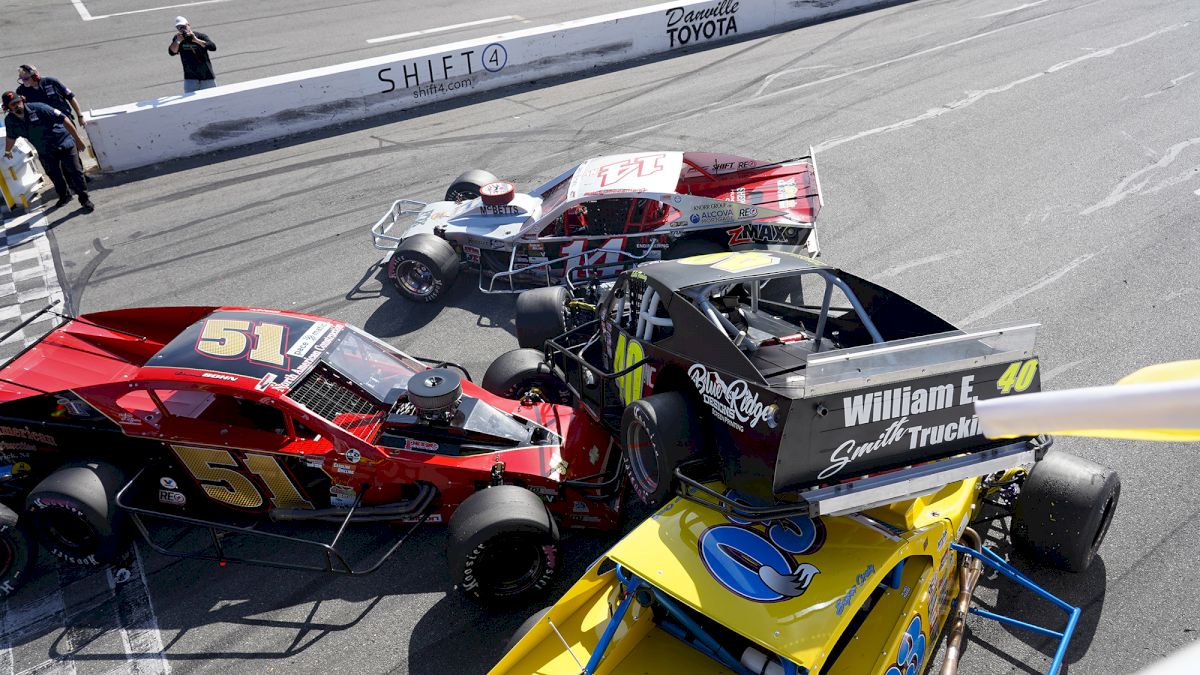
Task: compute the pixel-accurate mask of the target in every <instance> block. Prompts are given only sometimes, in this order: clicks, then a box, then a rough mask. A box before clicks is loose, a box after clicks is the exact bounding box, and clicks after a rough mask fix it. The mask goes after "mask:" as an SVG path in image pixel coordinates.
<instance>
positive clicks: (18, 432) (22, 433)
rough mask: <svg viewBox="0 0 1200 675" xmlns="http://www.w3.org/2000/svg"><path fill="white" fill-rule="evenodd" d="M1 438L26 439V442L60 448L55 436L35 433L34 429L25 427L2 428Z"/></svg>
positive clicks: (0, 427)
mask: <svg viewBox="0 0 1200 675" xmlns="http://www.w3.org/2000/svg"><path fill="white" fill-rule="evenodd" d="M0 436H12V437H13V438H24V439H25V440H27V441H33V442H34V443H41V444H42V445H49V446H52V447H58V441H56V440H54V437H53V436H51V435H49V434H43V433H40V432H37V431H34V430H32V429H26V428H25V427H9V426H0Z"/></svg>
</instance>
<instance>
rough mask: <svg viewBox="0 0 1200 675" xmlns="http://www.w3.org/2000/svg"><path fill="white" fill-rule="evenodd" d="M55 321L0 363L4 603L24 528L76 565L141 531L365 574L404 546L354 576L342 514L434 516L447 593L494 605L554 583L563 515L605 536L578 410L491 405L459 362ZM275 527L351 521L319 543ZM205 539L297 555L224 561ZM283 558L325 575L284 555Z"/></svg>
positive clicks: (360, 343) (28, 541)
mask: <svg viewBox="0 0 1200 675" xmlns="http://www.w3.org/2000/svg"><path fill="white" fill-rule="evenodd" d="M47 309H49V308H47ZM64 318H66V319H67V320H66V321H65V322H64V323H63V324H62V325H60V326H59V327H58V328H56V329H55V330H53V331H51V332H50V333H49V334H47V335H46V336H45V337H44V338H43V339H42V340H41V341H39V342H37V343H36V344H34V345H33V346H31V347H30V348H28V349H27V350H25V351H24V352H22V353H21V354H20V355H18V356H17V357H16V358H15V359H13V360H12V361H11V362H9V363H8V364H7V365H6V366H5V367H4V368H3V369H2V370H0V443H2V449H0V543H3V544H4V545H3V546H0V595H6V594H8V593H11V592H12V591H14V590H15V589H16V588H17V586H18V585H19V584H20V583H21V581H22V580H23V578H24V577H25V576H26V574H27V571H28V569H29V568H30V566H31V565H32V563H33V560H34V558H35V555H36V543H35V540H34V539H33V538H31V536H30V535H31V534H32V535H33V536H34V537H36V542H37V543H40V544H41V546H42V547H44V548H46V549H48V550H50V551H51V552H53V553H54V554H55V555H56V556H58V557H59V558H61V559H63V560H65V561H68V562H71V563H75V564H78V565H100V564H104V563H107V562H111V561H113V560H114V559H116V558H117V557H118V556H119V555H120V553H121V552H122V549H123V548H124V545H125V543H126V541H127V538H126V535H127V534H128V533H129V532H131V531H132V527H131V526H136V527H137V528H138V529H139V530H140V531H141V533H142V534H143V535H144V536H145V538H146V540H147V541H148V542H149V543H150V544H151V546H153V547H154V548H155V549H156V550H159V551H160V552H162V553H166V554H169V555H181V556H185V557H194V558H202V559H210V560H217V561H222V562H223V561H226V560H232V561H240V562H250V563H256V564H264V565H271V566H276V567H283V568H292V569H317V570H325V571H331V572H339V573H346V574H363V573H367V572H371V571H374V570H375V569H378V568H379V566H380V565H381V564H382V563H383V561H384V560H386V559H387V557H389V556H391V555H392V553H394V552H395V551H396V550H397V549H398V548H399V546H400V544H401V543H402V542H403V540H404V537H407V536H408V534H407V533H405V534H404V536H403V537H400V538H399V539H398V540H397V541H396V542H395V545H394V546H392V547H391V549H390V550H389V551H387V553H386V554H384V555H383V556H382V557H380V558H379V559H378V560H377V561H375V562H374V563H373V564H371V565H369V566H366V567H357V566H356V565H354V564H352V563H351V562H350V561H348V560H347V558H346V557H345V556H344V555H343V552H342V551H341V550H340V549H339V548H338V542H339V540H340V538H341V536H342V532H343V530H344V525H345V524H346V523H351V522H360V521H389V522H395V521H407V522H414V523H416V524H415V525H413V526H412V528H415V527H416V526H417V525H419V524H420V523H422V522H427V521H428V522H441V521H444V520H448V521H449V543H448V555H449V559H450V565H451V571H452V573H453V575H454V579H455V582H456V583H457V584H458V585H459V586H460V587H461V588H462V589H463V590H465V591H466V592H467V593H468V594H469V595H471V596H473V597H475V598H477V599H480V600H504V599H508V598H514V597H518V596H522V595H524V594H527V593H533V592H536V591H538V590H540V589H542V588H544V587H545V586H546V584H547V582H548V581H549V579H550V578H551V576H552V575H553V574H554V572H555V560H556V555H555V547H556V546H557V542H558V536H559V533H558V527H559V525H562V526H564V527H582V528H600V529H610V528H613V527H615V526H616V525H617V509H618V507H619V504H620V499H621V491H622V487H621V482H620V481H619V480H616V479H613V477H614V476H616V475H618V473H619V456H618V455H619V453H617V452H615V451H614V446H613V445H612V442H611V439H610V436H609V435H608V434H607V433H606V432H605V431H604V430H603V429H601V428H600V427H599V426H598V425H597V424H595V423H594V422H593V421H592V420H591V419H590V418H589V417H588V416H587V415H579V414H577V413H576V411H575V410H574V409H573V408H572V407H570V406H565V405H557V404H551V403H544V402H540V401H534V400H531V398H530V397H528V396H526V397H524V399H523V400H509V399H504V398H501V397H498V396H495V395H493V394H490V393H488V392H487V391H484V390H483V389H481V388H480V387H478V386H476V385H475V384H472V383H471V382H470V381H469V379H470V377H469V375H468V376H467V377H466V378H465V379H464V378H462V377H460V376H459V374H458V372H456V370H455V369H456V368H457V369H458V370H462V369H461V368H460V367H458V366H455V365H454V364H450V363H438V364H436V365H435V367H432V368H431V367H429V364H428V362H427V361H425V360H422V359H417V358H414V357H411V356H408V355H406V354H404V353H402V352H399V351H397V350H395V349H393V348H392V347H390V346H388V345H387V344H385V343H383V342H381V341H379V340H377V339H375V338H373V337H371V336H370V335H367V334H366V333H364V332H362V331H360V330H358V329H356V328H354V327H352V326H349V325H346V324H343V323H341V322H338V321H334V320H330V319H320V318H317V317H313V316H307V315H303V314H297V313H293V312H285V311H274V310H261V309H245V308H213V307H160V308H148V309H127V310H117V311H109V312H101V313H95V314H89V315H85V316H81V317H77V318H71V317H64ZM463 374H464V375H466V372H465V370H463ZM484 488H490V489H484ZM159 520H167V521H171V522H173V523H176V524H180V523H182V524H184V525H187V526H195V527H198V528H207V529H208V530H209V531H210V532H211V533H212V538H211V546H210V547H209V548H208V549H202V550H201V551H199V552H197V551H195V550H191V551H179V550H172V549H171V548H169V547H167V546H166V545H163V544H160V543H158V542H157V541H156V540H155V538H154V537H153V536H152V530H151V529H148V528H147V527H146V525H147V522H148V521H159ZM271 521H292V522H296V521H300V522H306V521H309V522H311V521H332V522H337V523H342V524H343V528H342V529H339V530H338V534H337V536H336V537H334V538H333V540H332V541H330V542H328V543H326V542H323V541H318V540H316V539H305V538H300V537H295V536H285V535H283V534H280V533H278V532H272V531H271V528H270V527H269V526H268V527H264V526H266V525H268V524H269V523H270V522H271ZM411 531H412V529H409V530H408V532H411ZM218 533H223V534H225V535H228V534H230V533H236V534H239V535H244V536H247V537H254V536H258V537H266V538H268V539H269V540H271V541H274V542H275V543H277V544H278V543H280V542H281V541H285V542H287V543H288V544H294V545H295V546H291V547H290V551H291V552H290V554H289V555H288V557H287V558H285V559H283V560H260V559H244V558H236V557H234V556H231V555H229V554H230V550H229V549H228V542H229V541H230V540H229V537H227V536H221V537H218V536H217V535H218ZM296 546H299V547H301V549H303V548H305V547H308V549H309V550H315V552H316V554H317V557H318V559H321V560H323V561H324V564H320V565H317V564H314V565H303V564H298V563H297V562H296V557H295V553H296ZM314 547H315V549H314ZM288 549H289V547H287V546H284V547H281V548H280V553H281V554H284V552H285V551H286V550H288Z"/></svg>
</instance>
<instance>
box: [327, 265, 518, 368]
mask: <svg viewBox="0 0 1200 675" xmlns="http://www.w3.org/2000/svg"><path fill="white" fill-rule="evenodd" d="M478 279H479V277H478V272H476V271H475V270H471V269H463V271H462V273H461V274H459V275H458V278H457V279H455V281H454V283H453V284H452V285H451V286H450V288H449V289H447V290H446V291H445V293H444V294H443V295H442V297H440V298H438V300H436V301H434V302H428V303H417V302H412V301H411V300H408V299H406V298H404V297H402V296H401V295H400V292H399V291H397V290H396V288H395V287H394V286H393V285H392V282H391V280H389V279H388V278H387V269H386V267H385V266H384V265H382V264H379V263H376V264H375V265H372V266H371V267H370V268H369V269H368V270H367V272H366V273H364V275H363V278H362V279H361V280H360V281H359V283H358V284H356V285H355V286H354V288H352V289H351V290H350V292H349V293H347V294H346V299H347V300H351V301H352V300H362V299H367V298H384V299H385V300H384V302H383V304H382V305H380V306H379V308H378V309H377V310H375V312H374V313H373V314H372V315H371V316H370V317H368V318H367V320H366V322H365V323H364V324H363V326H362V328H363V330H365V331H367V332H368V333H370V334H371V335H375V336H377V337H380V338H396V337H403V336H405V335H408V334H409V333H413V332H415V331H417V330H420V329H421V328H424V327H425V326H426V325H428V324H429V323H430V322H432V321H433V320H434V319H436V318H437V317H438V315H440V314H441V313H442V312H445V311H446V310H447V309H461V310H463V311H465V312H467V313H469V314H472V315H474V316H475V326H476V327H477V328H500V329H503V330H505V331H507V332H508V333H509V334H511V335H513V336H516V323H515V317H516V296H515V295H510V294H494V293H484V292H482V291H480V290H479V288H478ZM447 339H448V340H450V341H455V336H447ZM423 356H425V355H423ZM432 356H436V355H432ZM480 375H482V373H480Z"/></svg>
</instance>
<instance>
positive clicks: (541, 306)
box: [517, 286, 571, 349]
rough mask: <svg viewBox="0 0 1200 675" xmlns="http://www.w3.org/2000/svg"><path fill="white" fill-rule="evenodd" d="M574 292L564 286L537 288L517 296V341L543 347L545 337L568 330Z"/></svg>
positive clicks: (547, 338)
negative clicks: (568, 306) (569, 312)
mask: <svg viewBox="0 0 1200 675" xmlns="http://www.w3.org/2000/svg"><path fill="white" fill-rule="evenodd" d="M570 301H571V293H570V292H569V291H567V289H565V288H563V287H562V286H547V287H545V288H534V289H532V290H528V291H525V292H524V293H522V294H520V295H518V296H517V344H519V345H521V346H522V347H531V348H533V349H541V348H542V345H544V344H546V340H549V339H550V338H555V337H558V336H559V335H562V334H563V333H565V332H567V303H569V302H570Z"/></svg>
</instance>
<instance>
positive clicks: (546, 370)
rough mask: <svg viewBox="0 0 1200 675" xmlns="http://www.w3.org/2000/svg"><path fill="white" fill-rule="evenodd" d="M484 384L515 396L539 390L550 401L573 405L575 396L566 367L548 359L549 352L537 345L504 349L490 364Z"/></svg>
mask: <svg viewBox="0 0 1200 675" xmlns="http://www.w3.org/2000/svg"><path fill="white" fill-rule="evenodd" d="M480 386H482V387H483V388H484V389H485V390H486V391H489V392H491V393H493V394H495V395H497V396H501V397H503V398H508V399H514V400H516V399H520V398H522V397H524V396H525V395H526V394H528V393H536V394H538V395H539V396H540V397H541V399H542V400H543V401H546V402H547V403H562V404H564V405H570V403H571V399H572V396H571V390H570V389H568V388H567V385H566V382H565V379H564V377H563V374H562V371H560V370H559V369H558V368H554V367H553V366H551V365H550V364H548V363H546V357H545V354H543V353H542V352H541V351H540V350H537V349H514V350H512V351H508V352H504V353H503V354H501V355H500V356H499V357H498V358H497V359H496V360H495V361H492V363H491V365H489V366H488V369H487V371H486V372H485V373H484V374H483V380H482V381H481V382H480Z"/></svg>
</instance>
